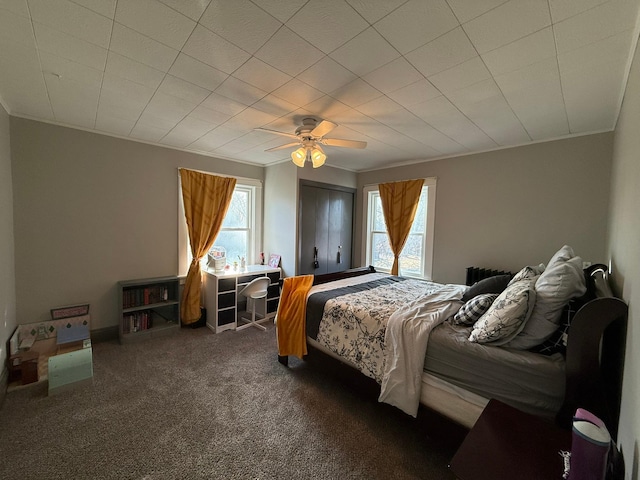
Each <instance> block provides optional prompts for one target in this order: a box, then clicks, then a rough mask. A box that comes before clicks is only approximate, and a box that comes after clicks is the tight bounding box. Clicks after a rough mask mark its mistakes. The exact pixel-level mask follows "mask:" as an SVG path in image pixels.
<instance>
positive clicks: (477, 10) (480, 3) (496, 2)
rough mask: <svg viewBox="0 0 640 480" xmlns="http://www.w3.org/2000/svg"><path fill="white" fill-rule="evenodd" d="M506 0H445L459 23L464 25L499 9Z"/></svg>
mask: <svg viewBox="0 0 640 480" xmlns="http://www.w3.org/2000/svg"><path fill="white" fill-rule="evenodd" d="M507 1H508V0H447V3H448V4H449V6H450V7H451V10H453V12H454V13H455V14H456V17H458V20H459V21H460V23H466V22H468V21H469V20H473V19H474V18H476V17H479V16H480V15H482V14H484V13H487V12H488V11H489V10H493V9H494V8H496V7H499V6H500V5H502V4H503V3H506V2H507Z"/></svg>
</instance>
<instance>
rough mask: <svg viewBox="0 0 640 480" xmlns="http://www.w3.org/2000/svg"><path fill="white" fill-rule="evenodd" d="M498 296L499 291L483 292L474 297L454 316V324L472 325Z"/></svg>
mask: <svg viewBox="0 0 640 480" xmlns="http://www.w3.org/2000/svg"><path fill="white" fill-rule="evenodd" d="M496 298H498V294H497V293H483V294H481V295H478V296H476V297H473V298H472V299H471V300H469V301H468V302H467V303H465V304H464V305H462V306H461V307H460V310H458V313H456V314H455V315H454V317H453V324H454V325H466V326H471V325H473V324H474V323H476V322H477V321H478V319H479V318H480V317H481V316H482V315H483V314H484V313H485V312H486V311H487V310H489V307H490V306H491V304H492V303H493V301H494V300H495V299H496Z"/></svg>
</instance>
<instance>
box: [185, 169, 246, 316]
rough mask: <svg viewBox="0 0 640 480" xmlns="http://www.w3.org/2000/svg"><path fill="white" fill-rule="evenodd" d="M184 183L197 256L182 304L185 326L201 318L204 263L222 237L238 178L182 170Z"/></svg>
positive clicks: (191, 266)
mask: <svg viewBox="0 0 640 480" xmlns="http://www.w3.org/2000/svg"><path fill="white" fill-rule="evenodd" d="M180 182H181V184H182V200H183V203H184V214H185V217H186V219H187V229H188V231H189V242H190V243H191V255H192V256H193V260H192V261H191V265H190V266H189V272H188V273H187V279H186V281H185V284H184V290H183V292H182V302H181V304H180V318H181V320H182V323H184V324H186V325H188V324H190V323H193V322H196V321H198V320H199V319H200V291H201V288H202V274H201V272H200V260H201V259H202V257H204V256H205V255H206V254H207V252H208V251H209V249H210V248H211V246H212V245H213V242H214V241H215V239H216V237H217V236H218V232H219V231H220V227H221V226H222V221H223V220H224V217H225V215H226V214H227V210H228V209H229V204H230V203H231V197H232V195H233V189H234V188H235V186H236V179H235V178H229V177H218V176H215V175H208V174H206V173H200V172H195V171H193V170H186V169H184V168H181V169H180Z"/></svg>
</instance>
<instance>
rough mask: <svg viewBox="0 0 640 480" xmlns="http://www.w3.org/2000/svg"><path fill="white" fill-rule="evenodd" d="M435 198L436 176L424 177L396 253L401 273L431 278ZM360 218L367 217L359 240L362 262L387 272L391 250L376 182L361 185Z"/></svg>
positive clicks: (391, 254)
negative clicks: (412, 216)
mask: <svg viewBox="0 0 640 480" xmlns="http://www.w3.org/2000/svg"><path fill="white" fill-rule="evenodd" d="M435 201H436V179H435V178H426V179H425V180H424V186H423V187H422V192H421V195H420V201H419V202H418V211H417V212H416V216H415V219H414V221H413V224H412V226H411V231H410V233H409V237H408V238H407V242H406V244H405V246H404V249H403V250H402V254H401V255H400V271H399V275H401V276H405V277H416V278H425V279H431V271H432V264H433V229H434V224H435ZM364 218H366V219H367V221H366V229H365V231H364V236H365V238H364V239H363V240H364V242H363V245H365V261H366V265H373V266H374V267H375V268H376V270H378V271H382V272H390V271H391V266H392V265H393V251H392V250H391V245H389V236H388V235H387V230H386V225H385V221H384V215H383V213H382V203H381V201H380V193H379V191H378V185H369V186H367V187H365V188H364Z"/></svg>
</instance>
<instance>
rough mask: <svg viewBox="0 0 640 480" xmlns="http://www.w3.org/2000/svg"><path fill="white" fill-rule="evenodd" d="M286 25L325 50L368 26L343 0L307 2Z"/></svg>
mask: <svg viewBox="0 0 640 480" xmlns="http://www.w3.org/2000/svg"><path fill="white" fill-rule="evenodd" d="M286 25H287V27H289V28H290V29H291V30H293V31H294V32H296V33H297V34H298V35H300V36H301V37H302V38H305V39H306V40H307V41H309V42H311V43H312V44H313V46H315V47H316V48H319V49H320V50H322V51H323V52H324V53H331V52H332V51H334V50H335V49H336V48H338V47H339V46H340V45H343V44H344V43H346V42H348V41H349V40H351V39H352V38H353V37H355V36H356V35H358V34H359V33H360V32H362V31H363V30H364V29H366V28H367V27H368V26H369V24H368V23H367V22H366V21H365V20H364V19H363V18H362V17H361V16H360V15H358V13H357V12H356V11H355V10H354V9H353V8H351V6H349V5H348V4H347V3H345V2H344V1H343V0H323V1H322V2H317V1H315V2H314V1H311V2H308V3H307V4H306V5H305V6H304V7H302V8H301V9H300V10H299V11H298V12H297V13H296V14H295V15H294V16H293V17H291V19H290V20H289V21H288V22H287V23H286ZM314 27H316V28H314Z"/></svg>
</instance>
